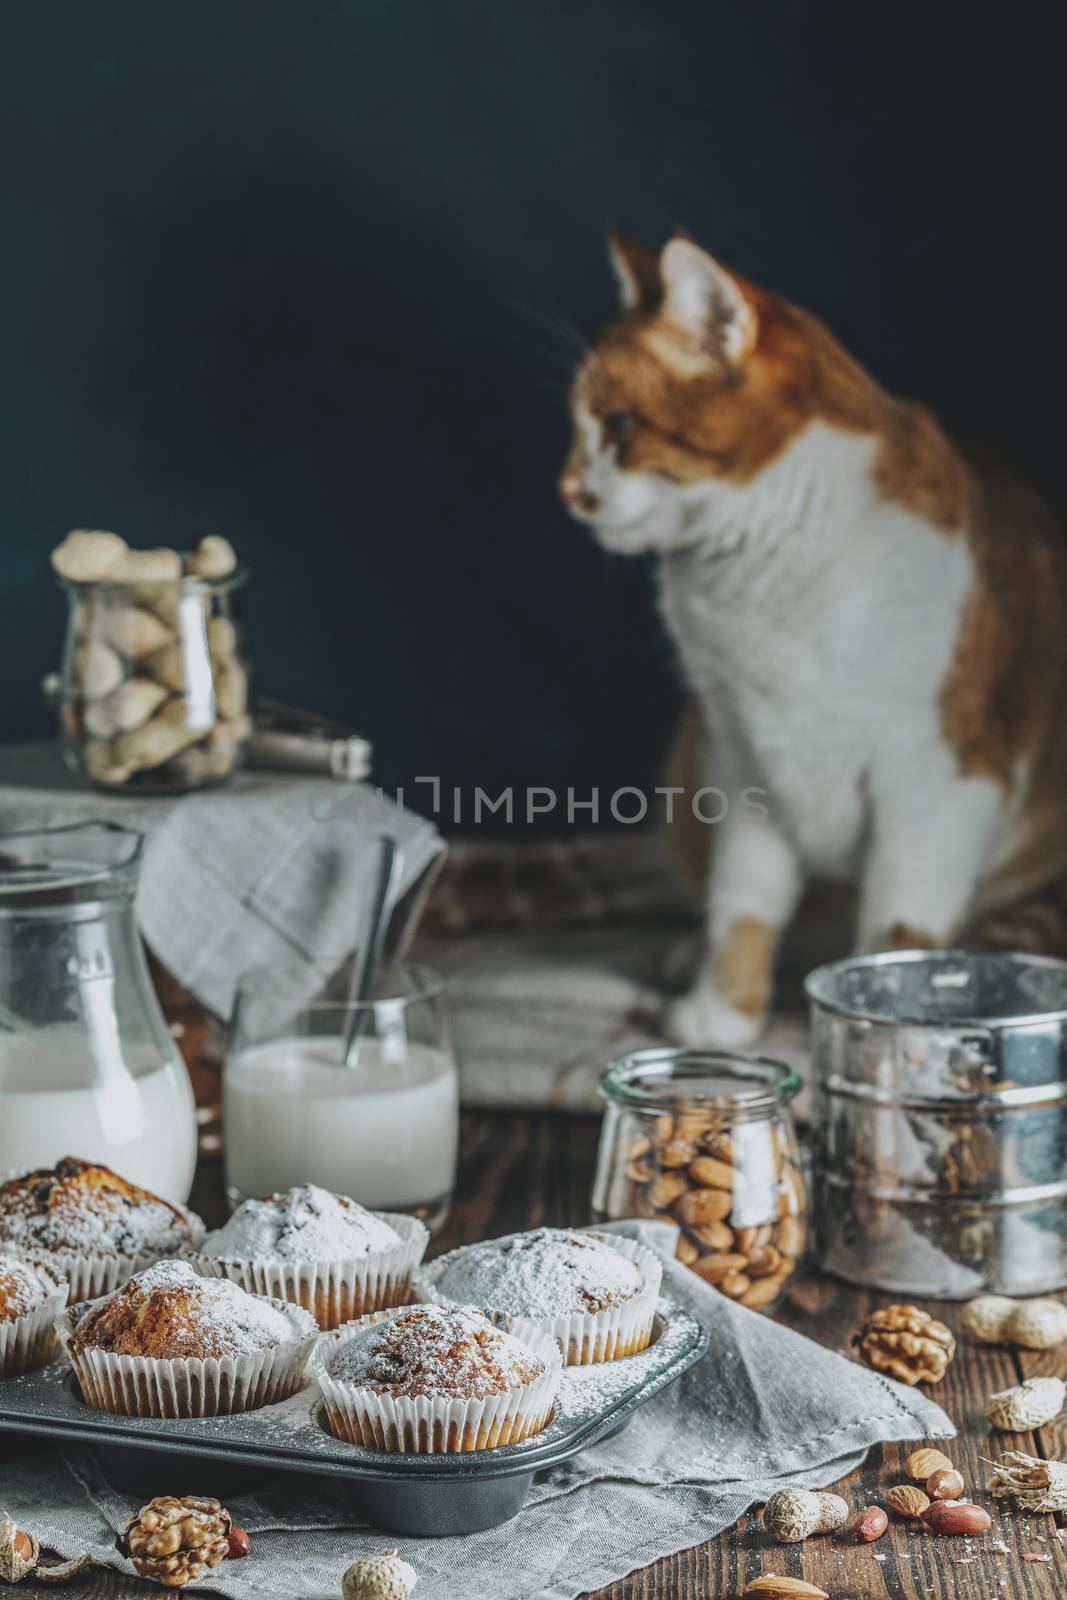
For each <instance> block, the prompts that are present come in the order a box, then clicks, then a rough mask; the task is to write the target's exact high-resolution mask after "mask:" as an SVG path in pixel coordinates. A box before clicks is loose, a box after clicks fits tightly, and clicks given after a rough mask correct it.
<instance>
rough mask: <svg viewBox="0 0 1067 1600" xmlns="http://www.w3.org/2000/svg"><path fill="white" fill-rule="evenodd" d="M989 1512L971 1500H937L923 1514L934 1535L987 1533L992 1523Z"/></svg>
mask: <svg viewBox="0 0 1067 1600" xmlns="http://www.w3.org/2000/svg"><path fill="white" fill-rule="evenodd" d="M991 1520H992V1519H991V1517H990V1515H989V1512H988V1511H985V1510H983V1508H982V1507H981V1506H976V1505H973V1504H972V1503H971V1501H970V1500H935V1501H934V1503H933V1505H931V1506H927V1508H926V1510H925V1511H924V1512H923V1521H924V1522H925V1523H926V1526H927V1527H928V1528H929V1529H930V1531H931V1532H932V1533H939V1534H964V1533H985V1531H986V1529H987V1528H988V1527H989V1524H990V1522H991Z"/></svg>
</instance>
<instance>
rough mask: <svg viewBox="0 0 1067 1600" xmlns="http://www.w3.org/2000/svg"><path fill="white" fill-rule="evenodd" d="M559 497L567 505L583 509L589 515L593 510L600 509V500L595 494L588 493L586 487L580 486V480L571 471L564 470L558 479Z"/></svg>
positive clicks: (579, 509) (577, 509)
mask: <svg viewBox="0 0 1067 1600" xmlns="http://www.w3.org/2000/svg"><path fill="white" fill-rule="evenodd" d="M559 492H560V497H561V499H563V500H564V501H565V502H566V504H567V505H569V506H573V508H574V510H575V511H583V512H584V513H585V515H586V516H587V517H591V516H592V515H593V513H594V511H599V510H600V501H599V499H598V498H597V496H596V495H595V494H590V493H589V490H588V489H584V488H583V487H582V480H581V478H579V477H578V476H577V474H576V473H573V472H565V473H564V474H563V476H562V478H561V479H560V480H559Z"/></svg>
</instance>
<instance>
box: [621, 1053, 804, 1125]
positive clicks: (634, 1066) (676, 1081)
mask: <svg viewBox="0 0 1067 1600" xmlns="http://www.w3.org/2000/svg"><path fill="white" fill-rule="evenodd" d="M801 1083H802V1080H801V1078H800V1076H799V1074H798V1073H796V1072H794V1071H793V1069H792V1067H790V1066H787V1065H786V1063H785V1062H784V1061H776V1060H774V1058H773V1057H771V1056H761V1055H753V1054H750V1053H748V1052H743V1051H716V1050H681V1049H673V1048H670V1047H669V1046H663V1047H660V1048H657V1049H653V1050H636V1051H634V1052H633V1053H632V1054H631V1055H627V1056H620V1057H619V1059H618V1060H617V1061H612V1062H611V1063H610V1064H609V1065H608V1066H607V1067H605V1069H604V1071H603V1072H602V1073H601V1074H600V1079H599V1082H598V1085H597V1087H598V1089H599V1091H600V1094H601V1095H602V1097H603V1098H604V1099H605V1100H607V1101H609V1102H611V1103H612V1104H613V1105H619V1106H628V1107H630V1108H632V1109H634V1110H644V1111H659V1110H670V1109H673V1108H674V1107H676V1106H677V1105H678V1103H679V1102H681V1101H684V1102H685V1104H686V1106H687V1107H688V1106H700V1107H702V1108H708V1109H711V1110H716V1111H719V1112H721V1113H722V1114H723V1115H725V1116H729V1117H732V1118H734V1119H738V1118H741V1117H750V1116H765V1115H766V1114H767V1113H768V1112H771V1111H773V1110H775V1108H776V1107H778V1106H782V1105H786V1104H788V1102H789V1101H790V1100H792V1099H793V1097H794V1096H795V1095H796V1094H797V1093H798V1092H799V1091H800V1088H801Z"/></svg>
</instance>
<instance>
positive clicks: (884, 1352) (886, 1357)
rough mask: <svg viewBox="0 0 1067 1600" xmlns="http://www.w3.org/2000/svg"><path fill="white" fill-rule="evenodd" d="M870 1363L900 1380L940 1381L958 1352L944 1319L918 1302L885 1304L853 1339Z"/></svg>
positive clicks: (910, 1382) (878, 1370) (912, 1382)
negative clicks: (937, 1317) (940, 1319)
mask: <svg viewBox="0 0 1067 1600" xmlns="http://www.w3.org/2000/svg"><path fill="white" fill-rule="evenodd" d="M853 1342H854V1343H855V1344H858V1345H859V1353H860V1356H861V1357H862V1359H863V1360H864V1361H865V1362H866V1363H867V1365H868V1366H869V1367H873V1368H874V1370H875V1371H876V1372H884V1373H886V1374H887V1376H889V1377H890V1378H896V1379H898V1381H899V1382H900V1383H909V1384H916V1383H940V1382H941V1379H942V1378H943V1377H944V1376H945V1372H946V1369H947V1367H948V1364H949V1362H950V1361H951V1360H952V1357H953V1356H954V1355H955V1353H956V1340H955V1338H954V1337H953V1335H952V1332H951V1331H950V1329H948V1328H946V1327H945V1324H944V1323H943V1322H937V1321H936V1320H935V1319H934V1318H933V1317H932V1316H931V1315H930V1313H929V1312H928V1311H920V1310H919V1308H918V1306H903V1305H893V1306H885V1307H884V1308H883V1309H882V1310H881V1311H876V1312H874V1314H873V1315H872V1316H871V1317H870V1318H868V1321H867V1324H866V1326H865V1327H864V1330H863V1332H862V1333H861V1334H858V1335H857V1337H856V1339H855V1340H854V1341H853Z"/></svg>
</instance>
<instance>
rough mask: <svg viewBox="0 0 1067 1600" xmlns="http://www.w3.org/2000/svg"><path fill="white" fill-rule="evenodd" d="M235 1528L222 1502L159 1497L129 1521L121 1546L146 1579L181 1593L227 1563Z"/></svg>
mask: <svg viewBox="0 0 1067 1600" xmlns="http://www.w3.org/2000/svg"><path fill="white" fill-rule="evenodd" d="M230 1528H231V1522H230V1513H229V1512H228V1511H227V1510H226V1509H225V1508H224V1507H223V1506H220V1505H219V1502H218V1501H217V1500H211V1499H207V1498H204V1497H201V1496H199V1495H182V1497H181V1498H180V1499H178V1498H177V1497H176V1496H174V1495H169V1494H165V1495H157V1496H156V1497H155V1499H153V1500H150V1501H149V1502H148V1504H147V1505H146V1506H142V1507H141V1509H140V1511H138V1512H137V1513H136V1515H135V1516H132V1517H131V1518H130V1520H129V1522H127V1524H126V1528H125V1530H124V1532H123V1533H121V1534H120V1535H119V1538H118V1541H117V1543H118V1548H119V1549H120V1550H121V1551H122V1553H123V1554H124V1555H126V1556H128V1557H129V1559H130V1561H131V1562H132V1563H133V1567H134V1570H135V1571H136V1572H137V1573H138V1574H139V1575H140V1576H141V1577H142V1578H154V1579H155V1581H156V1582H157V1583H162V1584H163V1585H164V1586H165V1587H166V1588H168V1589H179V1588H181V1587H182V1586H183V1585H184V1584H187V1583H195V1582H196V1581H197V1580H198V1578H200V1576H201V1574H202V1573H203V1571H204V1568H205V1567H208V1568H212V1567H217V1566H218V1564H219V1562H220V1561H222V1560H224V1559H225V1557H226V1553H227V1550H228V1548H229V1537H230Z"/></svg>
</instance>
